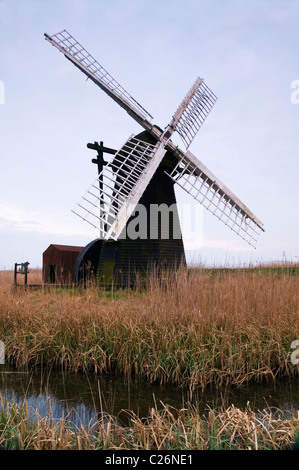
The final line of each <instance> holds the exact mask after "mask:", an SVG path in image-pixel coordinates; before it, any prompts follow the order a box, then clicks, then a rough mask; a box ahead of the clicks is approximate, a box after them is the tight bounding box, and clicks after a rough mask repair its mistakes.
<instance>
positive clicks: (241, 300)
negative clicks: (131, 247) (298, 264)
mask: <svg viewBox="0 0 299 470" xmlns="http://www.w3.org/2000/svg"><path fill="white" fill-rule="evenodd" d="M38 275H39V273H38V272H36V276H38ZM29 282H31V281H30V280H29ZM12 283H13V273H7V272H6V273H3V272H0V340H1V341H3V342H4V344H5V354H6V362H7V363H9V364H13V365H15V366H17V367H32V366H34V365H40V364H43V365H46V366H51V367H60V368H63V369H65V370H71V371H88V372H96V373H102V374H104V373H111V372H113V373H117V374H122V375H125V376H128V377H131V376H136V377H139V378H142V379H145V380H147V381H150V382H160V383H161V384H176V385H181V386H188V387H189V388H190V389H195V388H197V387H201V388H202V389H204V388H205V387H206V386H207V385H208V384H209V383H214V384H216V385H225V384H236V385H241V384H243V383H244V382H250V381H255V382H256V381H261V380H264V379H267V380H275V379H277V378H278V377H283V376H289V377H291V376H294V375H297V374H298V365H293V364H292V363H291V362H290V355H291V353H292V350H291V349H290V345H291V343H292V341H293V340H295V339H299V315H298V312H299V302H298V300H299V276H297V275H296V272H295V275H294V272H293V271H288V270H278V271H277V270H274V271H271V270H267V272H266V273H265V271H264V269H262V268H260V269H254V270H252V269H234V270H229V271H225V270H224V271H223V270H218V271H216V272H215V270H207V269H204V268H199V269H196V270H191V272H189V273H187V272H186V271H184V270H179V271H178V272H177V273H176V274H175V275H171V276H170V275H169V276H168V275H167V273H166V274H165V275H164V276H163V277H162V278H158V277H156V276H151V277H149V279H148V282H147V286H146V289H144V288H143V287H140V288H139V289H136V290H134V291H133V290H130V289H126V290H118V291H114V290H110V291H103V290H100V291H99V289H97V288H96V287H95V286H90V287H88V288H87V289H83V290H82V291H80V290H78V289H56V288H55V287H54V288H53V289H50V290H47V291H45V290H43V289H39V290H30V289H29V290H27V291H26V292H25V291H24V290H22V289H19V290H17V291H15V290H14V289H12V288H11V286H12Z"/></svg>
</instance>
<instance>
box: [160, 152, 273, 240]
mask: <svg viewBox="0 0 299 470" xmlns="http://www.w3.org/2000/svg"><path fill="white" fill-rule="evenodd" d="M176 154H177V156H179V160H178V162H177V164H176V165H175V167H174V168H173V170H172V171H171V172H169V173H168V172H166V173H167V174H168V176H170V178H172V180H173V181H175V182H176V183H177V184H178V185H179V186H180V187H181V188H183V189H184V190H185V191H186V192H187V193H188V194H190V195H191V196H193V198H194V199H195V200H196V201H198V202H200V203H201V204H202V205H203V206H204V207H205V208H206V209H208V210H209V211H210V212H212V214H214V215H215V216H216V217H218V219H219V220H221V221H222V222H223V223H224V224H225V225H228V226H229V227H230V228H231V230H233V231H234V232H236V233H237V234H238V235H239V236H241V237H242V238H243V239H244V240H245V241H247V242H248V243H249V244H250V245H252V246H253V247H256V244H257V240H258V237H259V235H260V233H261V231H264V228H263V224H262V222H261V221H260V220H259V219H258V218H257V217H256V216H255V215H254V214H253V213H252V212H251V211H250V210H249V209H248V208H247V207H246V206H245V205H244V204H243V203H242V202H241V201H240V200H239V199H238V198H237V196H235V195H234V194H233V193H232V192H231V191H230V190H229V189H228V188H227V187H226V186H225V185H224V184H223V183H222V182H221V181H220V180H219V179H218V178H217V177H216V176H215V175H214V174H213V173H212V172H211V171H210V170H209V169H208V168H207V167H206V166H205V165H204V164H203V163H202V162H200V161H199V160H198V159H197V158H196V157H195V156H194V155H193V154H192V153H191V152H189V151H188V152H186V153H185V154H184V153H183V152H179V151H177V152H176Z"/></svg>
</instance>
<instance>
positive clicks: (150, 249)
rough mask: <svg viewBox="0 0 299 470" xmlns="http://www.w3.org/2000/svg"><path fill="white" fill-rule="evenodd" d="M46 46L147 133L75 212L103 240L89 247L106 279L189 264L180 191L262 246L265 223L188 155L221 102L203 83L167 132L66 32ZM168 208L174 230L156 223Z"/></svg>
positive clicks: (124, 150) (127, 147) (130, 143)
mask: <svg viewBox="0 0 299 470" xmlns="http://www.w3.org/2000/svg"><path fill="white" fill-rule="evenodd" d="M45 39H46V40H47V41H49V42H50V43H51V44H52V45H53V46H55V47H56V48H57V49H58V50H59V51H61V52H62V53H63V54H64V56H65V57H66V58H67V59H69V60H70V61H71V62H72V63H73V64H74V65H75V66H76V67H78V68H79V69H80V70H81V72H83V73H84V74H85V75H86V76H87V78H88V79H90V80H92V81H93V82H94V83H95V84H96V85H98V86H99V87H100V88H101V89H102V90H103V91H104V92H105V93H107V94H108V95H109V96H110V97H111V98H112V99H113V100H114V101H116V103H118V104H119V105H120V106H121V107H122V108H124V109H125V110H126V111H127V112H128V113H129V115H130V116H131V117H132V118H133V119H135V121H137V122H138V123H139V124H140V125H141V127H142V128H143V131H142V132H141V133H140V134H138V135H136V136H131V137H130V138H129V139H128V140H127V141H126V142H125V144H124V145H123V146H122V147H121V149H120V150H118V151H112V150H111V152H110V153H113V154H114V156H113V158H112V160H111V162H110V163H108V162H105V164H104V165H102V166H101V171H100V172H99V175H98V178H97V179H96V181H95V182H94V183H92V184H91V186H90V188H89V189H88V190H87V191H86V193H85V194H84V195H83V197H82V198H81V200H80V201H79V203H78V204H77V205H76V207H75V209H73V212H75V213H76V214H77V215H78V216H79V217H81V218H82V219H84V220H85V221H87V222H88V223H90V224H91V225H93V226H94V227H95V228H96V229H97V230H98V231H99V237H98V239H97V240H95V243H92V244H90V245H93V247H94V246H95V245H96V247H97V248H96V252H97V254H98V255H97V259H96V272H97V273H98V275H99V276H102V277H106V278H109V277H110V278H111V277H115V276H116V277H118V278H122V281H124V280H126V281H127V280H128V279H129V278H130V277H131V276H134V273H135V272H136V271H140V270H146V269H147V266H149V264H150V263H153V264H156V265H157V266H168V267H169V266H170V265H172V266H178V264H179V263H181V262H185V254H184V246H183V242H182V237H181V232H180V228H179V221H178V213H177V208H176V198H175V193H174V185H175V184H177V185H178V186H180V187H181V188H183V189H184V190H185V191H186V192H187V193H188V194H190V195H191V196H193V198H194V199H195V200H196V201H197V202H199V203H200V204H202V205H203V206H204V207H205V208H206V209H208V210H209V211H211V212H212V213H213V214H214V215H215V216H216V217H218V219H219V220H221V221H222V222H223V223H224V224H226V225H227V226H228V227H229V228H230V229H231V230H233V231H234V232H236V233H237V234H238V235H239V236H241V237H242V238H243V239H244V240H245V241H246V242H248V243H249V244H250V245H252V246H253V247H256V244H257V240H258V236H259V234H260V232H261V231H264V228H263V224H262V222H261V221H260V220H259V219H258V218H257V217H256V216H255V215H254V214H253V213H252V212H251V211H250V210H249V209H248V208H247V207H246V206H245V205H244V204H243V203H242V202H241V201H240V200H239V199H238V198H237V197H236V196H235V195H234V194H233V193H232V192H231V191H230V190H229V189H228V188H227V187H226V186H225V185H224V184H223V183H222V182H221V181H220V180H219V179H218V178H217V177H216V176H215V175H214V174H213V173H212V172H211V171H210V170H209V169H208V168H207V167H206V166H205V165H204V164H203V163H202V162H201V161H199V160H198V159H197V158H196V157H195V156H194V155H193V154H192V153H191V152H190V151H189V150H188V148H189V146H190V144H191V143H192V141H193V139H194V137H195V136H196V134H197V132H198V131H199V129H200V128H201V126H202V124H203V123H204V121H205V119H206V118H207V116H208V114H209V112H210V111H211V109H212V108H213V106H214V104H215V103H216V100H217V97H216V96H215V95H214V93H213V92H212V91H211V90H210V89H209V87H208V86H207V85H206V84H205V82H204V80H203V79H202V78H199V77H198V78H197V79H196V80H195V82H194V84H193V85H192V87H191V89H190V90H189V92H188V93H187V95H186V96H185V98H184V99H183V100H182V102H181V104H180V105H179V107H178V109H177V110H176V112H175V113H174V115H173V117H172V119H171V121H170V123H169V124H168V125H167V126H166V127H165V128H164V130H162V129H161V128H160V127H159V126H157V125H155V124H152V120H153V117H152V116H151V115H150V114H149V113H148V111H146V110H145V109H144V108H143V106H141V105H140V104H139V103H138V102H137V101H136V100H135V99H134V98H133V97H132V96H131V95H130V94H129V93H128V92H127V91H126V90H125V89H124V88H123V87H122V86H121V85H120V84H119V83H118V82H117V81H116V80H115V79H114V78H113V77H112V76H111V75H110V74H109V73H108V72H107V71H106V70H105V69H104V68H103V67H102V66H101V65H100V64H99V62H97V61H96V60H95V59H94V58H93V57H92V56H91V55H90V54H89V52H87V50H86V49H84V47H83V46H82V45H81V44H80V43H79V42H78V41H77V40H76V39H74V38H73V37H72V36H71V35H70V34H69V33H68V32H67V31H66V30H63V31H61V32H59V33H57V34H54V35H52V36H49V35H48V34H45ZM174 132H176V133H178V134H179V136H180V138H181V139H182V141H183V144H184V146H185V148H186V150H185V151H182V150H181V149H180V148H179V147H178V146H176V145H175V144H174V143H173V142H172V140H171V137H172V135H173V134H174ZM101 144H102V143H101ZM89 145H90V144H89ZM90 148H92V147H90ZM161 205H164V206H165V205H166V207H167V208H168V209H169V208H170V207H171V209H172V211H171V214H170V213H168V215H169V218H168V220H167V223H166V225H167V226H166V225H165V221H162V220H161V217H160V218H159V217H158V218H157V219H155V220H154V221H153V218H152V217H150V216H149V213H150V209H151V208H152V207H153V206H154V207H160V206H161ZM136 208H137V209H136ZM141 208H145V212H144V214H145V215H144V217H145V218H144V217H143V219H142V222H141V224H140V223H139V229H140V225H142V230H143V235H145V236H143V237H140V236H137V237H136V236H134V234H133V236H132V233H130V234H128V229H129V228H130V224H131V225H132V222H134V220H135V225H134V223H133V227H134V226H135V228H136V225H138V224H137V223H136V214H137V215H138V214H139V215H140V212H141ZM170 215H171V217H170ZM148 222H150V223H148ZM178 228H179V229H178ZM165 231H166V232H167V233H166V235H165V233H164V232H165ZM135 234H136V231H135ZM139 235H140V232H139ZM88 247H89V248H88V249H90V246H89V245H88ZM88 249H87V252H88ZM83 255H84V254H81V259H83V258H82V256H83ZM86 256H87V253H86Z"/></svg>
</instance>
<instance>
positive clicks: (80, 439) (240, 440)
mask: <svg viewBox="0 0 299 470" xmlns="http://www.w3.org/2000/svg"><path fill="white" fill-rule="evenodd" d="M0 408H1V413H0V446H2V448H4V449H18V450H60V449H64V450H75V449H78V450H93V449H105V450H106V449H110V450H111V449H113V450H121V449H130V450H141V449H144V450H153V449H154V450H156V449H158V450H172V449H180V450H182V449H188V450H281V449H288V448H290V447H292V446H293V445H294V443H295V441H296V440H297V439H298V425H299V418H298V416H295V415H293V416H291V417H290V418H288V419H284V418H285V417H284V416H283V415H281V416H278V415H277V414H275V415H274V414H272V413H271V412H265V411H263V412H260V413H254V412H253V411H251V410H250V408H248V409H246V410H244V411H242V410H240V409H238V408H235V407H233V406H232V407H230V408H228V409H226V410H219V411H213V410H210V411H208V412H207V414H206V416H200V415H199V413H198V411H197V410H196V408H192V407H191V406H190V407H188V408H185V409H182V410H174V409H172V408H170V407H169V406H167V405H164V407H163V409H162V411H158V410H157V409H155V408H153V409H151V410H150V412H149V416H148V417H147V418H144V419H140V418H138V416H136V415H134V414H133V413H132V412H128V414H129V418H130V422H131V425H130V426H128V427H123V426H121V424H120V423H119V422H118V420H117V418H116V417H112V416H107V415H106V414H105V415H103V418H102V419H99V420H98V421H97V422H96V423H94V424H93V425H92V426H91V425H90V427H88V428H87V429H86V428H83V426H80V425H79V426H76V427H75V426H73V425H72V423H70V422H69V421H68V417H67V416H66V417H64V418H61V419H59V420H57V419H54V418H53V416H52V415H51V410H50V411H49V414H48V416H47V417H46V418H42V417H41V416H40V415H39V414H38V413H37V412H36V411H35V410H34V409H33V410H32V409H31V408H30V407H29V406H28V403H27V402H26V401H24V402H23V403H22V404H19V405H17V404H15V403H5V402H4V401H3V398H2V397H0Z"/></svg>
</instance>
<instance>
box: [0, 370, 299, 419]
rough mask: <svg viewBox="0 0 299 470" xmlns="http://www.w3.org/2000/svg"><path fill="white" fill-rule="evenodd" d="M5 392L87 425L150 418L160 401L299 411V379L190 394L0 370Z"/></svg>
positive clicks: (113, 380)
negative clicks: (114, 419) (102, 420)
mask: <svg viewBox="0 0 299 470" xmlns="http://www.w3.org/2000/svg"><path fill="white" fill-rule="evenodd" d="M0 393H1V395H2V397H3V399H4V401H6V400H8V401H10V402H12V401H14V402H16V403H21V402H23V400H24V398H26V400H27V403H28V405H29V406H30V408H31V407H32V410H36V411H37V413H38V414H39V415H40V416H43V417H44V416H48V415H49V413H50V414H51V415H52V416H53V417H54V418H55V419H59V418H61V417H62V416H64V417H65V416H67V415H68V420H69V421H70V423H73V424H74V425H76V426H77V425H80V424H83V426H85V427H86V426H87V425H88V424H92V423H93V422H95V421H96V420H97V419H98V417H99V416H101V414H102V412H104V413H108V414H110V415H113V416H117V417H118V419H119V420H120V423H122V424H124V425H128V424H129V421H128V414H127V413H126V412H125V411H124V410H132V411H133V412H134V413H135V414H136V415H138V416H139V417H146V416H148V415H149V409H150V408H152V407H156V408H158V409H162V404H161V402H163V403H164V404H168V405H170V406H172V407H174V408H175V409H180V408H182V407H184V406H186V405H187V403H192V404H193V405H196V407H197V408H198V409H199V411H200V412H201V413H202V414H205V412H207V410H208V407H210V408H212V409H217V408H220V407H221V406H222V407H226V408H227V407H229V406H231V405H232V404H233V405H234V406H235V407H238V408H241V409H244V408H245V407H246V405H247V404H248V403H249V404H250V408H251V409H252V410H254V411H259V410H263V409H270V408H271V410H272V411H273V410H274V411H275V409H279V410H281V411H283V412H284V413H285V416H286V417H287V416H288V415H289V414H290V413H292V412H294V411H295V412H296V413H298V412H299V378H297V379H293V380H292V381H290V380H289V379H288V380H279V381H277V382H276V383H273V382H271V383H268V384H254V385H249V386H242V387H238V388H237V387H233V386H231V387H225V388H216V387H213V386H211V387H209V388H208V389H206V390H205V391H204V392H202V391H201V390H197V391H195V392H193V393H192V396H190V393H189V392H188V391H187V390H182V389H180V388H174V387H168V386H167V387H164V386H160V385H157V384H154V385H153V384H148V383H144V382H142V381H134V380H130V381H128V380H126V379H124V378H120V377H111V376H109V377H103V376H98V375H94V374H88V375H87V374H80V373H77V374H74V373H63V372H62V371H58V372H57V371H53V370H52V371H50V372H49V371H46V370H39V371H37V370H34V371H32V372H28V371H27V372H22V371H14V370H8V369H7V368H5V369H2V370H1V369H0Z"/></svg>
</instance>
